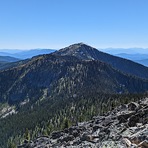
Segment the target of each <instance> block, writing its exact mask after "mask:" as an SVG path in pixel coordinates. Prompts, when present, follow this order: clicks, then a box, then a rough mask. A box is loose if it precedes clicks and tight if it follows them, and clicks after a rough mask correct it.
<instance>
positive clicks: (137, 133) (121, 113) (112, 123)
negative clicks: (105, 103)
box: [18, 98, 148, 148]
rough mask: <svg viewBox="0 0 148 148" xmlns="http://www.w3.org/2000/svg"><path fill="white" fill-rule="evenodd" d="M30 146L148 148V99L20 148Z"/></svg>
mask: <svg viewBox="0 0 148 148" xmlns="http://www.w3.org/2000/svg"><path fill="white" fill-rule="evenodd" d="M28 147H30V148H34V147H35V148H49V147H55V148H56V147H57V148H59V147H67V148H80V147H81V148H83V147H85V148H91V147H92V148H148V98H146V99H144V100H141V101H139V102H138V103H136V102H132V103H129V104H127V105H125V104H124V105H121V106H119V107H117V108H115V109H114V110H113V111H111V112H108V113H106V114H105V115H104V116H97V117H94V118H93V119H92V120H91V121H88V122H82V123H79V124H78V126H73V127H70V128H69V129H65V130H63V131H59V132H53V133H52V134H51V136H49V137H38V138H37V139H36V140H34V141H31V142H28V141H25V142H24V144H23V145H20V146H18V148H28Z"/></svg>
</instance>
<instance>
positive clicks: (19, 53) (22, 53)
mask: <svg viewBox="0 0 148 148" xmlns="http://www.w3.org/2000/svg"><path fill="white" fill-rule="evenodd" d="M54 51H55V50H54V49H31V50H17V49H16V50H12V51H11V49H9V50H8V49H6V50H0V56H11V57H14V58H19V59H28V58H32V57H33V56H37V55H42V54H49V53H52V52H54Z"/></svg>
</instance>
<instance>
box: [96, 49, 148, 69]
mask: <svg viewBox="0 0 148 148" xmlns="http://www.w3.org/2000/svg"><path fill="white" fill-rule="evenodd" d="M99 50H101V51H103V52H106V53H109V54H111V55H115V56H118V57H121V58H125V59H129V60H132V61H134V62H137V63H140V64H142V65H144V66H147V67H148V49H147V48H145V49H144V48H129V49H124V48H107V49H99Z"/></svg>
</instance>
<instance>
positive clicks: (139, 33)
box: [0, 0, 148, 49]
mask: <svg viewBox="0 0 148 148" xmlns="http://www.w3.org/2000/svg"><path fill="white" fill-rule="evenodd" d="M77 42H84V43H87V44H90V45H92V46H94V47H97V48H107V47H124V48H128V47H144V48H146V47H148V0H0V49H2V48H13V49H16V48H17V49H31V48H62V47H65V46H68V45H70V44H73V43H77Z"/></svg>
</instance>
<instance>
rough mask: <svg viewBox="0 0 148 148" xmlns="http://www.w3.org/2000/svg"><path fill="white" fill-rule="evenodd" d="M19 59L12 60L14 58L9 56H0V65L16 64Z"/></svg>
mask: <svg viewBox="0 0 148 148" xmlns="http://www.w3.org/2000/svg"><path fill="white" fill-rule="evenodd" d="M19 60H20V59H17V58H14V57H10V56H0V63H1V62H8V63H9V62H17V61H19Z"/></svg>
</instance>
